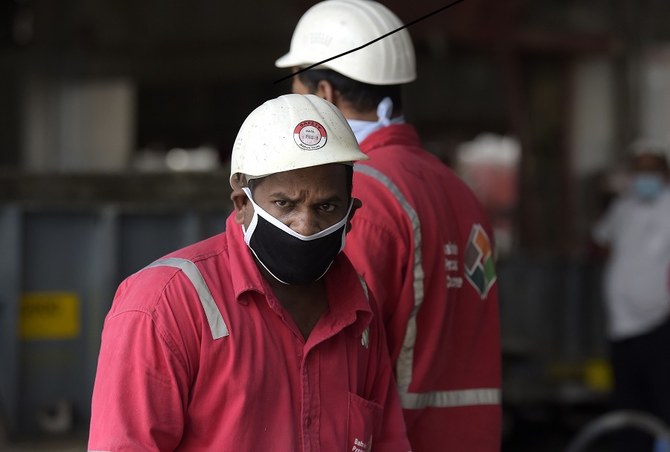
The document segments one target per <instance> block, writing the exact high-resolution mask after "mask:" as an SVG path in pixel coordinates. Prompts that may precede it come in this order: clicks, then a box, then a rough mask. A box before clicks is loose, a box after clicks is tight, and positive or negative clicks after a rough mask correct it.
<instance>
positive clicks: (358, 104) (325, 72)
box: [296, 69, 402, 112]
mask: <svg viewBox="0 0 670 452" xmlns="http://www.w3.org/2000/svg"><path fill="white" fill-rule="evenodd" d="M296 77H298V78H299V79H300V81H301V82H302V83H304V84H305V86H307V88H308V89H309V90H310V91H312V92H314V91H316V88H317V86H318V84H319V82H320V81H321V80H325V81H327V82H329V83H330V84H331V85H333V88H334V89H335V90H337V91H338V92H339V93H340V95H341V96H342V97H343V98H344V100H346V101H347V102H349V103H351V106H352V107H353V108H354V109H356V110H357V111H360V112H367V111H370V110H377V105H379V102H381V101H382V99H384V98H385V97H390V98H391V100H392V101H393V109H394V110H395V111H399V110H401V109H402V85H370V84H368V83H363V82H359V81H356V80H353V79H350V78H349V77H345V76H344V75H342V74H340V73H339V72H335V71H333V70H332V69H310V70H308V71H305V72H300V73H299V74H296Z"/></svg>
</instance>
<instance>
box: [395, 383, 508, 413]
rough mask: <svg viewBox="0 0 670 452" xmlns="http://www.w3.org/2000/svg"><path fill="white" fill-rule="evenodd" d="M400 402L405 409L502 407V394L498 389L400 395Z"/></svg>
mask: <svg viewBox="0 0 670 452" xmlns="http://www.w3.org/2000/svg"><path fill="white" fill-rule="evenodd" d="M400 402H401V403H402V406H403V408H405V409H415V410H419V409H421V408H426V407H432V408H454V407H463V406H475V405H500V402H501V392H500V389H498V388H478V389H462V390H459V391H436V392H425V393H421V394H413V393H407V392H405V393H404V394H400Z"/></svg>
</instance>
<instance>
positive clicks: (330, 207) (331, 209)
mask: <svg viewBox="0 0 670 452" xmlns="http://www.w3.org/2000/svg"><path fill="white" fill-rule="evenodd" d="M321 210H323V211H324V212H327V213H330V212H334V211H335V205H334V204H329V203H325V204H321Z"/></svg>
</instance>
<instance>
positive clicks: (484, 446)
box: [276, 0, 502, 452]
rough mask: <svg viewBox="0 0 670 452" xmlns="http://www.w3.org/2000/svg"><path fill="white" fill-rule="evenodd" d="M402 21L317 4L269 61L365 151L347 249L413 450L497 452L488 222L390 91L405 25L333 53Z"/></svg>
mask: <svg viewBox="0 0 670 452" xmlns="http://www.w3.org/2000/svg"><path fill="white" fill-rule="evenodd" d="M401 26H402V22H401V21H400V20H399V19H398V17H396V16H395V15H394V14H393V13H392V12H391V11H390V10H389V9H388V8H386V7H385V6H383V5H381V4H380V3H377V2H374V1H368V0H330V1H324V2H320V3H317V4H316V5H314V6H313V7H312V8H310V9H309V10H308V11H307V12H306V13H305V14H304V15H303V16H302V17H301V19H300V20H299V22H298V24H297V26H296V28H295V30H294V33H293V37H292V40H291V46H290V50H289V52H288V53H287V54H286V55H284V56H283V57H281V58H279V59H278V60H277V62H276V65H277V66H278V67H283V68H292V69H293V71H294V74H295V75H294V77H293V92H295V93H314V94H316V95H318V96H320V97H322V98H324V99H327V100H329V101H330V102H332V103H334V104H335V105H337V107H338V108H339V109H340V110H341V111H342V113H343V114H344V116H345V117H346V118H347V119H348V121H349V124H350V125H351V127H352V129H353V131H354V133H355V134H356V137H357V139H358V141H359V144H360V146H361V150H362V151H363V152H364V153H365V154H366V155H367V156H368V157H369V160H367V161H365V162H363V163H360V164H356V166H355V169H354V195H355V196H356V197H358V198H360V199H361V200H362V201H363V208H362V209H361V210H360V211H359V212H358V214H357V215H356V219H355V220H354V221H353V229H352V232H351V234H350V235H349V236H348V239H347V246H346V249H345V252H346V254H347V256H348V257H349V259H351V261H352V263H353V264H354V267H355V268H356V270H357V271H358V272H359V273H360V274H361V275H362V276H363V277H364V279H365V280H366V281H367V282H368V283H369V285H370V289H371V292H372V293H373V294H374V296H375V297H376V299H377V300H378V302H379V304H380V307H381V309H382V312H383V316H384V323H385V326H386V334H387V337H388V343H389V351H390V353H391V359H392V362H393V364H394V368H395V369H394V370H395V375H396V378H397V384H398V390H399V393H400V400H401V404H402V407H403V409H404V415H405V422H406V425H407V432H408V436H409V439H410V443H411V444H412V448H413V450H414V451H415V452H423V451H429V452H433V451H438V450H439V451H452V452H453V451H463V452H492V451H499V450H500V443H501V417H502V416H501V411H502V410H501V369H500V359H501V358H500V353H501V352H500V335H499V315H498V293H497V284H496V273H495V267H494V260H493V247H492V230H491V227H490V225H489V222H488V220H487V217H486V215H485V213H484V211H483V209H482V207H481V205H480V203H479V202H478V201H477V199H475V196H474V195H473V193H472V192H471V191H470V190H469V189H468V188H467V187H466V185H465V184H464V183H463V182H462V181H461V180H460V179H459V178H458V177H457V176H456V175H455V174H454V173H453V172H452V171H451V170H450V169H449V168H448V167H446V166H445V165H444V164H442V163H441V162H440V161H439V160H438V159H437V158H436V157H435V156H433V155H432V154H430V153H428V152H427V151H425V150H423V149H422V147H421V144H420V142H419V138H418V136H417V133H416V131H415V129H414V128H413V127H412V126H411V125H409V124H407V123H406V122H405V120H404V118H403V116H402V108H401V88H402V85H403V84H405V83H408V82H411V81H412V80H414V79H415V77H416V74H415V58H414V50H413V46H412V42H411V39H410V36H409V34H408V32H407V30H402V31H400V32H397V33H395V34H392V35H390V36H388V37H386V38H384V39H382V40H380V41H377V42H375V43H374V44H372V45H369V46H367V47H364V48H362V49H360V50H357V51H355V52H352V53H348V54H346V55H344V56H341V57H336V58H333V57H335V56H337V55H340V54H342V53H345V52H348V51H350V50H352V49H355V48H358V47H359V46H364V45H365V44H367V43H368V42H370V41H372V40H374V39H376V38H378V37H380V36H382V35H385V34H386V33H389V32H391V31H393V30H395V29H397V28H399V27H401ZM331 58H332V59H331ZM324 60H327V61H325V62H324ZM312 65H317V66H316V68H314V69H309V70H303V69H305V68H306V67H307V66H312Z"/></svg>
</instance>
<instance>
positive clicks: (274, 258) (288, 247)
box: [242, 187, 353, 284]
mask: <svg viewBox="0 0 670 452" xmlns="http://www.w3.org/2000/svg"><path fill="white" fill-rule="evenodd" d="M242 190H244V193H245V194H246V195H247V198H249V201H251V204H252V205H253V206H254V216H253V218H252V220H251V223H250V224H249V228H248V229H246V230H245V231H244V241H245V242H246V244H247V245H248V246H249V248H250V249H251V251H252V252H253V253H254V256H256V259H258V262H260V263H261V265H263V267H265V269H266V270H267V271H268V272H269V273H270V274H271V275H272V276H273V277H274V278H275V279H276V280H277V281H279V282H282V283H284V284H309V283H311V282H314V281H317V280H319V279H320V278H321V277H322V276H323V275H325V274H326V272H327V271H328V269H329V268H330V266H331V264H332V263H333V261H334V260H335V257H336V256H337V255H338V254H339V252H340V251H342V249H343V248H344V241H345V236H346V233H347V231H346V228H347V220H348V218H349V213H350V212H351V207H352V206H353V200H352V202H351V203H350V204H349V209H348V210H347V213H346V215H345V216H344V218H342V219H341V220H340V221H338V222H337V223H335V224H334V225H332V226H330V227H328V228H326V229H324V230H323V231H319V232H317V233H316V234H312V235H309V236H305V235H302V234H298V233H297V232H295V231H293V230H292V229H291V228H289V227H288V226H286V225H285V224H284V223H282V222H281V221H279V220H277V219H276V218H275V217H273V216H272V215H270V214H269V213H268V212H266V211H265V210H263V209H262V208H260V207H259V206H258V204H256V203H255V202H254V200H253V199H252V198H251V191H250V190H249V189H248V188H247V187H244V188H243V189H242ZM243 230H244V228H243Z"/></svg>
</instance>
